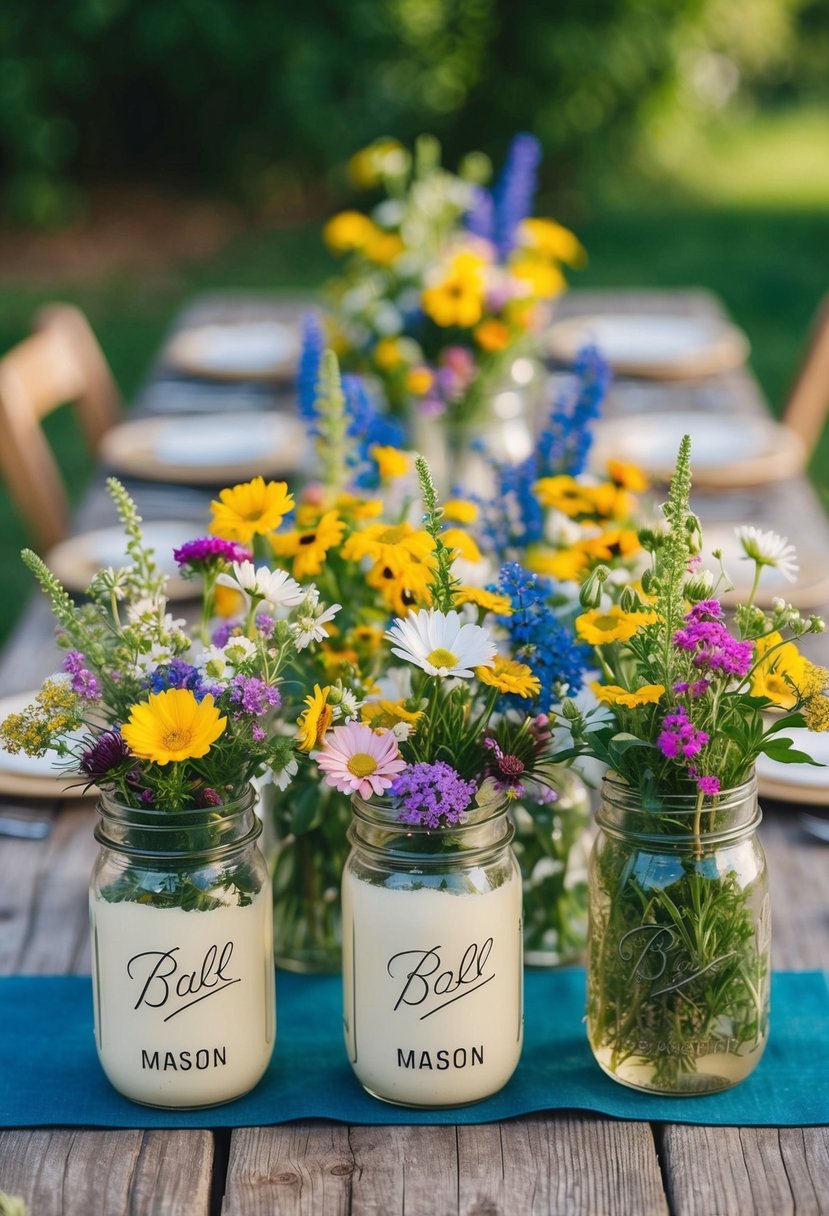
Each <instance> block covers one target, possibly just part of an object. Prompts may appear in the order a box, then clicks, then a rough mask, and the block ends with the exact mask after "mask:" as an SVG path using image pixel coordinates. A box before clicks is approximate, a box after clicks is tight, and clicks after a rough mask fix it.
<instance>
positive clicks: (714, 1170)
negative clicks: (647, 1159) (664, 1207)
mask: <svg viewBox="0 0 829 1216" xmlns="http://www.w3.org/2000/svg"><path fill="white" fill-rule="evenodd" d="M663 1155H664V1160H665V1166H666V1176H667V1186H668V1196H669V1199H670V1202H671V1209H672V1211H673V1212H674V1213H675V1214H676V1216H710V1214H711V1213H712V1212H716V1214H717V1216H745V1214H746V1213H748V1212H751V1213H754V1214H755V1216H795V1214H796V1216H821V1214H822V1213H826V1212H829V1128H825V1127H817V1128H780V1129H778V1128H771V1127H748V1128H746V1127H743V1128H740V1127H690V1126H686V1127H681V1126H671V1127H667V1128H665V1131H664V1142H663Z"/></svg>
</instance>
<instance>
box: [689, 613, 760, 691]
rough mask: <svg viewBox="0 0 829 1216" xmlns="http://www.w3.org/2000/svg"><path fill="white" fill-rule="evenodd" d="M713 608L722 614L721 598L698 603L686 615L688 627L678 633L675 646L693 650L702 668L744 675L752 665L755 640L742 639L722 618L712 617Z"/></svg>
mask: <svg viewBox="0 0 829 1216" xmlns="http://www.w3.org/2000/svg"><path fill="white" fill-rule="evenodd" d="M712 607H713V609H714V610H715V611H716V612H718V613H720V615H721V614H722V610H721V608H720V605H719V603H718V601H717V600H702V601H701V603H699V604H696V605H695V606H694V607H693V608H692V609H691V611H690V612H689V613H688V614H687V615H686V617H685V621H686V624H685V627H684V628H683V629H677V631H676V633H675V634H674V645H675V646H677V647H678V648H679V649H680V650H685V651H687V652H688V653H693V655H694V657H693V659H692V660H691V661H692V662H693V664H694V666H695V667H697V668H698V669H699V670H700V671H709V672H712V673H713V674H714V675H727V676H744V675H745V674H746V672H747V671H748V670H749V668H750V667H751V658H752V646H751V642H738V641H737V639H736V638H735V637H732V635H731V634H730V633H729V632H728V630H727V629H726V627H725V625H724V624H723V623H722V621H719V620H711V619H710V617H711V615H712Z"/></svg>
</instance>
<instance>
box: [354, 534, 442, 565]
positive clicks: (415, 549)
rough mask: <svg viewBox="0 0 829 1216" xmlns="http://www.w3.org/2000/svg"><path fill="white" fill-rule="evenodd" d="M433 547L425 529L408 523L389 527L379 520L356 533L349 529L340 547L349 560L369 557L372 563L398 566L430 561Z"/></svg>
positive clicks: (358, 560)
mask: <svg viewBox="0 0 829 1216" xmlns="http://www.w3.org/2000/svg"><path fill="white" fill-rule="evenodd" d="M434 547H435V546H434V542H433V540H432V538H431V536H430V535H429V533H428V532H427V531H425V529H422V528H421V529H419V530H415V529H414V528H413V527H412V526H411V524H408V523H402V524H394V525H391V526H390V525H389V524H386V523H382V522H378V523H376V524H369V525H368V527H367V528H362V529H361V530H360V531H359V532H352V533H351V535H350V536H349V538H348V540H347V541H346V542H345V544H344V545H343V547H342V555H343V557H344V558H345V559H346V561H349V562H360V561H362V560H363V558H364V557H368V558H370V559H371V560H372V561H373V562H381V563H383V564H385V565H391V566H394V567H395V568H396V569H399V568H400V567H401V565H405V564H406V563H408V562H411V561H414V560H417V561H421V562H425V561H428V560H430V559H431V557H432V554H433V552H434Z"/></svg>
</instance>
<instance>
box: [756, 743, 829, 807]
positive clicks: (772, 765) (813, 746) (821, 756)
mask: <svg viewBox="0 0 829 1216" xmlns="http://www.w3.org/2000/svg"><path fill="white" fill-rule="evenodd" d="M780 733H781V735H782V736H784V737H786V738H789V739H791V740H792V745H793V746H794V748H795V749H796V750H797V751H801V752H805V753H806V755H807V756H811V757H812V759H814V760H817V761H819V762H820V764H822V765H827V766H829V734H827V733H826V732H821V733H816V732H815V731H811V730H806V729H805V728H803V727H796V728H794V729H793V730H786V731H781V732H780ZM757 788H758V790H759V791H760V794H761V795H762V794H765V795H766V797H767V798H779V799H781V800H783V801H786V802H797V803H800V804H802V805H807V806H808V805H812V806H829V767H826V768H816V767H815V765H813V764H781V763H780V761H779V760H771V759H770V758H769V757H768V756H763V755H761V756H758V758H757Z"/></svg>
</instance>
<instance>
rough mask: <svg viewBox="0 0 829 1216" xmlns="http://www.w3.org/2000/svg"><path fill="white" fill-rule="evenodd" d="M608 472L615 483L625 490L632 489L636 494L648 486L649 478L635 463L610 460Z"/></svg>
mask: <svg viewBox="0 0 829 1216" xmlns="http://www.w3.org/2000/svg"><path fill="white" fill-rule="evenodd" d="M607 474H608V477H609V478H610V480H611V481H612V482H613V484H614V485H617V486H620V487H621V488H622V489H623V490H632V491H633V492H634V494H640V493H641V492H642V491H643V490H647V488H648V485H649V483H648V479H647V477H646V476H645V474H644V473H643V471H642V470H641V469H640V468H639V466H638V465H635V464H626V463H625V461H623V460H608V462H607Z"/></svg>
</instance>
